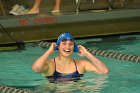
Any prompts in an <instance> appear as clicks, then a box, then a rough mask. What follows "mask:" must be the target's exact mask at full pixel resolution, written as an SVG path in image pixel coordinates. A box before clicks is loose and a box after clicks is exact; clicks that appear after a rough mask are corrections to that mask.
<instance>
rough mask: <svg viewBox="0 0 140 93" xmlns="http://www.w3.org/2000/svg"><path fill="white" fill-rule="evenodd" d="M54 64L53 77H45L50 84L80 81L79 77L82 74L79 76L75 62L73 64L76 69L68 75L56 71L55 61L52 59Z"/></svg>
mask: <svg viewBox="0 0 140 93" xmlns="http://www.w3.org/2000/svg"><path fill="white" fill-rule="evenodd" d="M54 64H55V71H54V73H53V76H47V78H48V79H49V81H50V82H64V81H76V80H80V77H81V76H82V74H79V72H78V70H77V65H76V63H75V61H74V64H75V67H76V71H75V72H73V73H69V74H64V73H60V72H58V71H56V62H55V59H54Z"/></svg>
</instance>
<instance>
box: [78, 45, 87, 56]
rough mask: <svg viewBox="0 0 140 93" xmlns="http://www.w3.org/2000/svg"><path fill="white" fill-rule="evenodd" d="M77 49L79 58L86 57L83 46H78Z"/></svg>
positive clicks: (85, 50)
mask: <svg viewBox="0 0 140 93" xmlns="http://www.w3.org/2000/svg"><path fill="white" fill-rule="evenodd" d="M78 49H79V53H78V54H79V56H86V55H87V53H88V51H87V49H86V48H85V47H84V46H82V45H78Z"/></svg>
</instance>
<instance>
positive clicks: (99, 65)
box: [78, 45, 108, 74]
mask: <svg viewBox="0 0 140 93" xmlns="http://www.w3.org/2000/svg"><path fill="white" fill-rule="evenodd" d="M78 48H79V51H80V53H79V55H80V56H86V57H87V58H88V59H89V60H90V61H91V62H88V61H86V62H85V63H84V62H83V63H84V64H85V70H86V71H95V72H96V73H98V74H107V73H108V68H107V66H106V65H105V64H104V63H103V62H101V61H100V60H99V59H98V58H96V57H95V56H93V55H92V54H91V53H89V52H88V51H87V50H86V49H85V47H83V46H82V45H79V46H78Z"/></svg>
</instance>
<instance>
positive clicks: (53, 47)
mask: <svg viewBox="0 0 140 93" xmlns="http://www.w3.org/2000/svg"><path fill="white" fill-rule="evenodd" d="M55 48H56V44H55V43H52V44H51V46H50V47H49V49H48V52H49V53H50V54H53V53H54V51H55Z"/></svg>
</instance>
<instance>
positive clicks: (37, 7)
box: [27, 0, 61, 14]
mask: <svg viewBox="0 0 140 93" xmlns="http://www.w3.org/2000/svg"><path fill="white" fill-rule="evenodd" d="M41 1H42V0H35V3H34V5H33V7H32V9H31V10H29V11H28V12H27V14H36V13H39V12H40V4H41ZM60 3H61V0H56V1H55V6H54V9H53V11H52V13H59V12H60V10H59V9H60Z"/></svg>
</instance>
